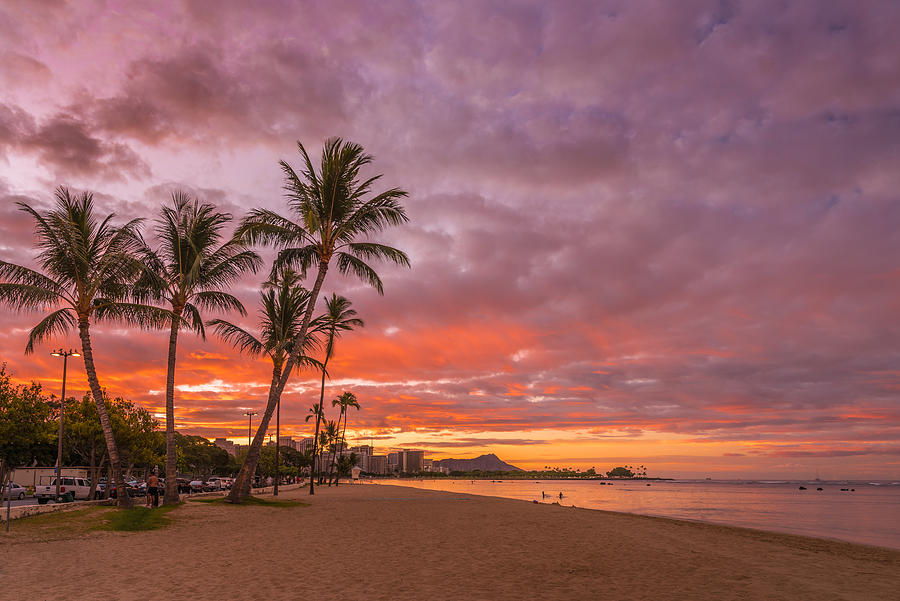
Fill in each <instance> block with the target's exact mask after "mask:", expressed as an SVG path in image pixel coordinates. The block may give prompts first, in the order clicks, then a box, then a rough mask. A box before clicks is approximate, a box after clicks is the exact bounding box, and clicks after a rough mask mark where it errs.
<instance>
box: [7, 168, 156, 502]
mask: <svg viewBox="0 0 900 601" xmlns="http://www.w3.org/2000/svg"><path fill="white" fill-rule="evenodd" d="M55 200H56V202H55V206H54V208H53V209H51V210H49V211H47V212H45V213H40V212H38V211H37V210H35V209H33V208H32V207H31V206H29V205H28V204H26V203H23V202H19V203H17V204H18V205H19V208H20V209H21V210H23V211H25V212H26V213H28V214H29V215H31V217H32V218H33V219H34V221H35V235H36V245H37V248H38V251H39V252H38V255H37V262H38V263H39V265H40V266H41V268H42V269H43V272H40V271H36V270H33V269H30V268H27V267H23V266H21V265H14V264H12V263H8V262H6V261H0V278H2V279H3V282H0V301H3V302H5V303H6V304H8V305H10V306H12V307H13V308H14V309H16V310H19V311H22V310H31V311H36V310H37V311H40V310H49V311H50V313H49V314H47V315H46V316H45V317H44V318H43V319H42V320H41V321H40V322H39V323H38V324H37V325H35V326H34V327H33V328H32V329H31V331H30V332H29V334H28V343H27V345H26V346H25V353H26V354H30V353H33V352H34V350H35V346H36V345H38V344H40V343H42V342H44V341H47V340H50V339H53V338H54V337H56V336H58V335H61V334H65V333H66V332H69V331H70V330H72V329H75V328H77V330H78V336H79V338H80V340H81V356H82V358H83V359H84V369H85V372H86V374H87V379H88V385H89V386H90V389H91V394H92V395H93V398H94V403H95V404H96V407H97V414H98V416H99V419H100V425H101V428H102V431H103V437H104V440H105V442H106V451H107V455H108V456H109V462H110V466H111V467H112V472H113V475H114V478H115V479H116V484H117V486H118V487H119V490H124V488H125V487H124V480H123V479H122V470H121V466H122V461H121V458H120V455H119V448H118V445H117V444H116V439H115V435H114V433H113V429H112V424H111V422H110V419H109V414H108V413H107V411H106V405H105V403H104V397H103V389H102V388H101V386H100V379H99V377H98V375H97V367H96V365H95V362H94V352H93V347H92V340H91V324H93V323H95V322H98V321H113V322H119V323H124V324H128V325H134V326H138V327H142V328H151V327H160V326H161V325H162V324H163V323H165V320H166V313H167V312H165V311H162V310H160V309H158V308H156V307H152V306H148V305H144V304H141V303H135V302H130V293H131V292H132V290H133V284H134V282H135V280H136V277H137V275H138V274H139V273H140V270H141V267H142V266H141V262H140V261H139V260H138V258H137V251H138V247H139V232H138V227H139V225H140V223H141V220H140V219H133V220H131V221H129V222H127V223H125V224H124V225H121V226H118V227H114V226H113V225H112V223H111V221H112V219H113V215H106V216H104V217H100V216H99V215H97V213H96V211H95V208H94V197H93V195H92V194H91V193H90V192H83V193H82V194H81V195H80V196H72V195H71V194H70V192H69V190H68V189H67V188H65V187H62V186H60V187H59V188H57V189H56V193H55ZM118 504H119V506H121V507H128V506H130V505H131V500H130V499H129V498H128V496H127V495H119V499H118Z"/></svg>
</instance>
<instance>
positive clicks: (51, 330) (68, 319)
mask: <svg viewBox="0 0 900 601" xmlns="http://www.w3.org/2000/svg"><path fill="white" fill-rule="evenodd" d="M74 327H75V318H74V317H73V315H72V309H71V308H69V307H66V308H64V309H58V310H56V311H54V312H53V313H51V314H49V315H48V316H47V317H45V318H44V319H42V320H41V321H40V323H38V324H37V325H36V326H34V327H33V328H31V331H30V332H29V333H28V344H27V345H26V346H25V354H26V355H30V354H31V353H33V352H34V347H35V345H36V344H40V343H41V342H43V341H44V340H47V339H48V338H52V337H53V336H55V335H59V334H65V333H66V332H68V331H69V330H70V329H71V328H74Z"/></svg>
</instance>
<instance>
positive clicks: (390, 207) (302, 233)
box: [228, 138, 409, 503]
mask: <svg viewBox="0 0 900 601" xmlns="http://www.w3.org/2000/svg"><path fill="white" fill-rule="evenodd" d="M297 147H298V149H299V151H300V154H301V156H302V158H303V165H304V167H303V168H302V169H301V171H300V173H299V174H298V173H297V172H296V171H295V170H294V168H293V167H291V166H290V165H289V164H288V163H287V162H285V161H281V163H280V164H281V168H282V171H283V173H284V178H285V183H284V190H285V193H286V196H287V198H288V207H289V208H290V209H291V212H292V216H294V217H295V220H292V219H289V218H285V217H282V216H281V215H279V214H277V213H275V212H273V211H269V210H267V209H254V210H253V211H251V213H250V215H249V216H248V217H246V218H245V219H244V220H243V222H242V223H241V226H240V227H239V228H238V231H237V235H238V236H240V237H241V238H242V239H243V240H245V241H246V242H247V243H249V244H263V245H271V246H274V247H275V248H277V249H278V250H279V253H278V256H277V259H276V261H275V265H274V266H273V270H275V271H278V270H280V269H284V268H293V269H297V270H299V272H300V273H302V274H306V273H307V272H308V271H309V270H310V269H313V268H315V271H316V277H315V283H314V284H313V287H312V290H311V292H310V299H309V304H308V305H307V308H306V312H305V314H304V316H303V322H302V324H301V325H300V330H299V332H298V333H297V341H298V342H297V343H295V344H294V345H293V346H292V349H291V352H290V353H289V354H288V358H287V361H286V362H285V366H284V369H283V371H282V373H281V377H280V378H279V379H278V381H277V382H276V381H275V380H274V379H273V381H272V385H271V386H270V388H269V396H268V402H267V403H266V407H265V410H264V412H263V416H262V419H261V420H260V423H259V426H258V429H257V431H256V435H255V436H254V438H253V441H252V443H251V444H250V449H249V452H248V454H247V458H246V459H245V461H244V465H242V466H241V470H240V472H239V473H238V475H237V478H235V485H234V486H233V487H232V489H231V492H230V493H229V495H228V498H229V500H230V501H231V502H233V503H239V502H241V499H242V497H243V496H245V495H246V494H247V490H249V487H248V486H247V481H248V479H249V478H250V477H251V476H252V472H251V471H250V468H251V466H253V465H255V463H256V461H257V459H258V456H259V452H260V449H261V448H262V444H263V439H264V437H265V432H266V429H267V428H268V426H269V421H270V419H271V417H272V413H273V412H274V411H275V408H276V406H277V404H278V402H279V399H280V398H281V394H282V392H283V391H284V387H285V386H286V385H287V382H288V379H289V378H290V375H291V372H292V370H293V369H294V365H295V364H296V363H297V361H298V359H299V356H300V351H301V349H302V348H303V346H304V344H305V341H306V336H307V330H308V328H309V325H310V322H311V320H312V313H313V308H314V306H315V303H316V300H317V299H318V297H319V293H320V291H321V289H322V284H323V283H324V281H325V276H326V274H327V273H328V270H329V268H330V267H331V265H332V260H334V261H335V264H336V266H337V268H338V271H339V272H340V273H343V274H347V275H352V276H355V277H357V278H359V279H362V280H363V281H364V282H366V283H368V284H370V285H371V286H373V287H374V288H375V289H376V290H377V291H378V292H379V293H383V286H382V282H381V278H380V277H379V276H378V273H377V272H376V271H375V270H374V269H373V268H372V267H371V266H370V265H369V263H368V261H371V260H373V259H374V260H384V261H389V262H392V263H395V264H398V265H404V266H409V258H408V257H407V256H406V254H405V253H404V252H403V251H401V250H398V249H396V248H393V247H391V246H388V245H385V244H381V243H378V242H373V241H371V240H370V239H371V237H372V236H374V235H376V234H378V233H380V232H382V231H383V230H384V229H386V228H387V227H389V226H397V225H401V224H403V223H405V222H406V221H407V220H408V218H407V216H406V211H405V210H404V208H403V206H402V205H401V204H400V200H401V199H402V198H404V197H406V196H407V193H406V192H405V191H403V190H401V189H400V188H391V189H388V190H386V191H384V192H381V193H378V194H375V195H374V196H372V197H371V198H368V199H367V198H366V197H368V196H369V195H370V194H371V192H372V186H373V185H374V184H375V183H376V182H377V181H378V180H379V179H380V178H381V176H380V175H376V176H373V177H370V178H368V179H365V180H362V181H360V179H359V172H360V169H362V168H363V167H365V166H366V165H368V164H369V163H371V162H372V157H371V155H368V154H366V153H365V152H364V151H363V148H362V146H360V145H358V144H354V143H352V142H344V141H343V140H341V139H340V138H330V139H328V140H326V141H325V146H324V148H323V149H322V158H321V162H320V168H319V170H318V171H316V168H315V167H314V166H313V163H312V160H311V159H310V157H309V154H308V153H307V152H306V149H305V148H304V146H303V144H301V143H299V142H298V143H297ZM320 404H321V402H320ZM319 411H321V407H320V408H319Z"/></svg>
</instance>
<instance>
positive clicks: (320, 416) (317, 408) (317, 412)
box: [306, 401, 325, 494]
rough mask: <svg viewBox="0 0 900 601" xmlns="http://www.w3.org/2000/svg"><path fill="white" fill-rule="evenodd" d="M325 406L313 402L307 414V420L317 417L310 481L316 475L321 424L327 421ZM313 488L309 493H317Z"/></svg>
mask: <svg viewBox="0 0 900 601" xmlns="http://www.w3.org/2000/svg"><path fill="white" fill-rule="evenodd" d="M324 406H325V405H324V404H323V403H322V402H321V401H320V402H318V403H313V406H312V407H310V408H309V415H307V416H306V421H309V420H311V419H312V418H313V417H315V418H316V430H315V434H313V448H312V463H310V465H309V479H310V482H312V480H313V478H315V476H316V452H317V450H318V447H319V426H320V425H321V424H322V422H323V421H325V411H324V410H323V409H324ZM312 490H313V489H312V487H310V491H311V492H310V493H309V494H315V492H312Z"/></svg>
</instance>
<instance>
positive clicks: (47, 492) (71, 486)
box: [34, 476, 91, 505]
mask: <svg viewBox="0 0 900 601" xmlns="http://www.w3.org/2000/svg"><path fill="white" fill-rule="evenodd" d="M90 493H91V485H90V483H89V482H88V481H87V480H85V479H84V478H72V477H69V476H63V477H62V478H61V479H60V483H59V496H58V497H57V496H56V478H55V477H54V478H52V479H51V480H50V484H41V485H39V486H36V487H35V489H34V496H35V497H36V498H37V500H38V503H39V504H40V505H44V504H46V503H47V502H48V501H50V500H51V499H54V500H55V501H56V502H57V503H60V502H67V501H74V500H75V499H79V500H84V499H87V498H88V496H89V495H90Z"/></svg>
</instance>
